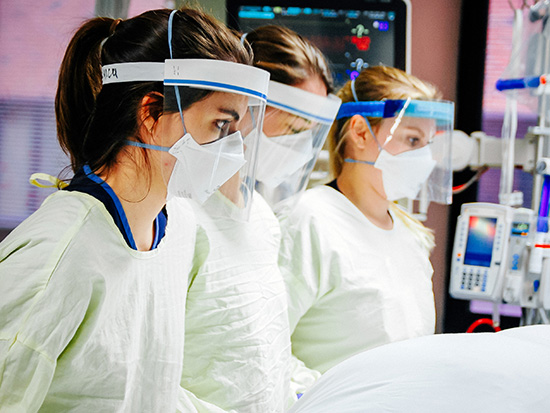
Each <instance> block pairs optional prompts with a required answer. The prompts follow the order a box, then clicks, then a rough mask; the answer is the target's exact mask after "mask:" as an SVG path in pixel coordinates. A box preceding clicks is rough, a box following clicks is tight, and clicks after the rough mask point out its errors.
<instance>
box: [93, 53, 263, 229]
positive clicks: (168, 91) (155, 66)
mask: <svg viewBox="0 0 550 413" xmlns="http://www.w3.org/2000/svg"><path fill="white" fill-rule="evenodd" d="M103 69H104V73H106V71H108V72H109V73H113V71H114V72H115V73H116V75H117V77H118V78H125V79H126V81H145V80H148V81H151V80H158V81H163V82H164V96H163V97H164V109H163V113H162V115H161V116H160V117H159V118H158V120H157V122H156V124H155V127H154V132H152V133H151V136H152V138H151V139H152V142H151V143H150V144H146V143H142V142H135V141H128V142H127V143H128V144H129V145H132V146H137V147H141V148H145V149H150V150H151V151H150V156H149V158H150V159H151V161H152V162H158V164H159V169H158V170H159V173H158V174H159V175H160V179H162V180H163V182H164V184H165V185H166V189H167V194H166V199H167V201H168V200H170V199H171V198H174V197H181V198H188V199H191V200H193V201H194V202H196V203H198V204H200V205H202V206H203V208H204V209H205V210H206V211H207V212H208V213H209V214H210V215H212V216H225V217H231V218H234V219H239V220H246V219H248V215H249V211H250V206H251V203H252V194H253V189H254V188H253V184H254V169H255V161H256V159H255V152H256V145H257V142H258V134H257V131H259V130H261V126H262V121H263V115H264V112H265V105H266V96H267V87H268V82H269V73H268V72H266V71H264V70H261V69H258V68H255V67H253V66H248V65H243V64H238V63H233V62H227V61H221V60H210V59H169V60H166V61H165V63H121V64H114V65H109V66H105V67H104V68H103ZM244 136H247V138H248V139H247V146H248V147H249V148H250V151H248V150H247V151H245V150H244V143H243V137H244Z"/></svg>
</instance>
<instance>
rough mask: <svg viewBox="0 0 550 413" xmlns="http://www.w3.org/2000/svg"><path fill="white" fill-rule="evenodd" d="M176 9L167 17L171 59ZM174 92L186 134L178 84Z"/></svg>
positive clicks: (171, 56) (171, 55)
mask: <svg viewBox="0 0 550 413" xmlns="http://www.w3.org/2000/svg"><path fill="white" fill-rule="evenodd" d="M176 12H177V10H172V13H170V17H169V18H168V49H169V50H170V59H173V58H174V56H173V53H172V27H173V22H174V15H175V14H176ZM174 89H175V92H176V103H177V104H178V110H179V112H180V118H181V124H182V125H183V134H184V135H186V134H187V129H186V128H185V122H184V121H183V111H182V110H181V97H180V91H179V88H178V86H174Z"/></svg>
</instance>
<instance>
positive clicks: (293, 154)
mask: <svg viewBox="0 0 550 413" xmlns="http://www.w3.org/2000/svg"><path fill="white" fill-rule="evenodd" d="M245 143H246V138H245ZM258 145H259V146H258V154H257V157H258V158H257V162H256V164H257V166H256V175H255V178H256V180H257V181H259V182H261V183H263V184H264V185H266V186H268V187H270V188H275V187H277V186H279V185H280V184H282V183H283V182H284V181H285V180H286V179H287V178H289V177H290V176H292V175H293V174H294V173H295V172H296V171H298V170H299V169H300V168H302V167H303V166H304V165H306V164H307V163H308V162H309V161H310V160H311V159H312V158H313V135H312V134H311V131H310V130H306V131H303V132H300V133H296V134H293V135H281V136H274V137H271V138H270V137H267V136H266V135H265V134H264V133H263V132H261V134H260V139H259V143H258Z"/></svg>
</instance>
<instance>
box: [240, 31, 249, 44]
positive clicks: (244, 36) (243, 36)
mask: <svg viewBox="0 0 550 413" xmlns="http://www.w3.org/2000/svg"><path fill="white" fill-rule="evenodd" d="M246 36H248V33H243V34H242V36H241V44H242V45H243V46H244V40H245V39H246Z"/></svg>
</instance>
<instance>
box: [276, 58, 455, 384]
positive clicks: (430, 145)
mask: <svg viewBox="0 0 550 413" xmlns="http://www.w3.org/2000/svg"><path fill="white" fill-rule="evenodd" d="M338 96H340V98H341V99H342V102H343V103H342V106H341V108H340V110H339V113H338V116H337V120H336V122H335V123H334V125H333V127H332V129H331V133H330V135H329V147H330V161H331V167H332V174H333V176H334V178H335V179H334V180H333V181H332V182H330V183H328V184H327V185H323V186H319V187H316V188H313V189H311V190H309V191H306V193H305V194H304V196H303V197H302V198H301V199H300V202H299V204H298V206H297V207H296V208H295V210H294V211H293V212H292V214H291V215H290V217H289V219H288V220H286V221H285V222H284V224H285V225H284V227H283V240H282V246H281V254H280V265H281V270H282V272H283V276H284V277H285V281H286V284H287V290H288V294H289V318H290V328H291V331H292V349H293V353H294V354H295V355H296V356H297V357H298V358H299V359H301V360H303V361H304V362H305V364H306V366H308V367H310V368H312V369H315V370H318V371H320V372H322V373H323V372H325V371H326V370H328V369H329V368H331V367H332V366H334V365H336V364H338V363H339V362H340V361H342V360H344V359H346V358H348V357H350V356H352V355H354V354H356V353H359V352H361V351H364V350H368V349H370V348H373V347H376V346H380V345H382V344H386V343H390V342H393V341H398V340H403V339H406V338H410V337H416V336H422V335H427V334H433V332H434V328H435V308H434V298H433V291H432V282H431V277H432V271H433V270H432V266H431V264H430V261H429V255H430V251H431V249H432V247H433V235H432V234H431V232H430V230H428V229H426V228H425V227H424V226H423V225H422V224H421V223H420V222H419V221H417V220H416V219H414V218H413V217H412V216H411V215H409V214H408V213H406V212H405V211H404V210H403V209H401V208H400V207H398V206H397V204H395V203H394V201H397V200H400V199H403V198H409V199H414V198H415V197H417V195H418V194H419V191H420V189H421V188H422V187H423V186H424V187H425V188H426V190H427V196H428V197H429V199H431V200H434V201H438V202H443V203H445V202H449V201H450V193H451V179H450V178H451V177H450V168H449V164H450V152H449V149H450V146H449V137H450V131H451V130H452V124H453V116H454V108H453V104H452V103H451V102H444V101H439V100H438V98H439V92H438V91H437V90H436V89H435V88H434V87H433V86H432V85H430V84H428V83H426V82H422V81H421V80H419V79H417V78H416V77H414V76H412V75H409V74H407V73H405V72H403V71H401V70H398V69H394V68H390V67H381V66H378V67H369V68H367V69H364V70H363V71H362V72H361V73H360V74H359V76H358V77H357V78H356V79H355V80H352V81H349V82H347V83H346V84H345V85H344V87H343V88H342V89H341V90H340V91H339V92H338Z"/></svg>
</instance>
